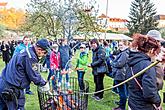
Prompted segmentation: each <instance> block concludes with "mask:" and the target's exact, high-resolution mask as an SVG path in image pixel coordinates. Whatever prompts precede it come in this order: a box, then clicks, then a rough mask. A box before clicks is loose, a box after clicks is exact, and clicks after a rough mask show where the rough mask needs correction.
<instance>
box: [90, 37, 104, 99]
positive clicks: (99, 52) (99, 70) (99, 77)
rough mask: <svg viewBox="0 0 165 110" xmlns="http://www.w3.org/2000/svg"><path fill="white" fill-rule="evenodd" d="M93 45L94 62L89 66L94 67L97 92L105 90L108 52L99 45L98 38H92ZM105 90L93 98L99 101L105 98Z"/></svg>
mask: <svg viewBox="0 0 165 110" xmlns="http://www.w3.org/2000/svg"><path fill="white" fill-rule="evenodd" d="M90 43H91V47H92V52H93V56H92V63H91V64H89V65H88V66H89V67H92V73H93V76H94V83H95V92H97V91H100V90H103V89H104V84H103V79H104V75H105V73H107V66H106V61H105V60H106V53H105V50H104V49H103V48H102V47H101V46H99V42H98V40H97V39H93V40H91V42H90ZM103 94H104V92H100V93H96V94H94V96H93V98H94V99H95V100H97V101H100V100H102V99H103Z"/></svg>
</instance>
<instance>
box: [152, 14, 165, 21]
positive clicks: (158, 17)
mask: <svg viewBox="0 0 165 110" xmlns="http://www.w3.org/2000/svg"><path fill="white" fill-rule="evenodd" d="M154 18H155V19H156V20H165V15H156V16H154Z"/></svg>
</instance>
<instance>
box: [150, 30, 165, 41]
mask: <svg viewBox="0 0 165 110" xmlns="http://www.w3.org/2000/svg"><path fill="white" fill-rule="evenodd" d="M147 35H148V36H150V37H152V38H154V39H155V40H158V41H160V42H161V41H165V40H164V39H163V38H162V36H161V33H160V32H159V31H157V30H150V31H148V33H147Z"/></svg>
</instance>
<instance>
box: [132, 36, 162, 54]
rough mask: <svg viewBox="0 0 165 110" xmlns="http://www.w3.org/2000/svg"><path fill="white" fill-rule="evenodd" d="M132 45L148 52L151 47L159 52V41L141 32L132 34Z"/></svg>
mask: <svg viewBox="0 0 165 110" xmlns="http://www.w3.org/2000/svg"><path fill="white" fill-rule="evenodd" d="M132 47H133V48H137V50H139V51H141V52H144V53H147V52H149V50H151V49H154V51H156V52H157V53H159V52H160V44H159V42H158V41H157V40H155V39H154V38H152V37H150V36H147V35H142V34H134V35H133V41H132Z"/></svg>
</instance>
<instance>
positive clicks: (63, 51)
mask: <svg viewBox="0 0 165 110" xmlns="http://www.w3.org/2000/svg"><path fill="white" fill-rule="evenodd" d="M59 52H60V69H61V74H60V75H59V80H58V86H59V87H60V86H61V83H62V76H63V75H66V86H67V88H69V87H70V83H69V74H68V72H69V68H70V59H71V58H72V51H71V48H70V47H69V45H68V44H67V39H66V38H64V39H62V44H61V45H60V46H59ZM65 72H67V73H65Z"/></svg>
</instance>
